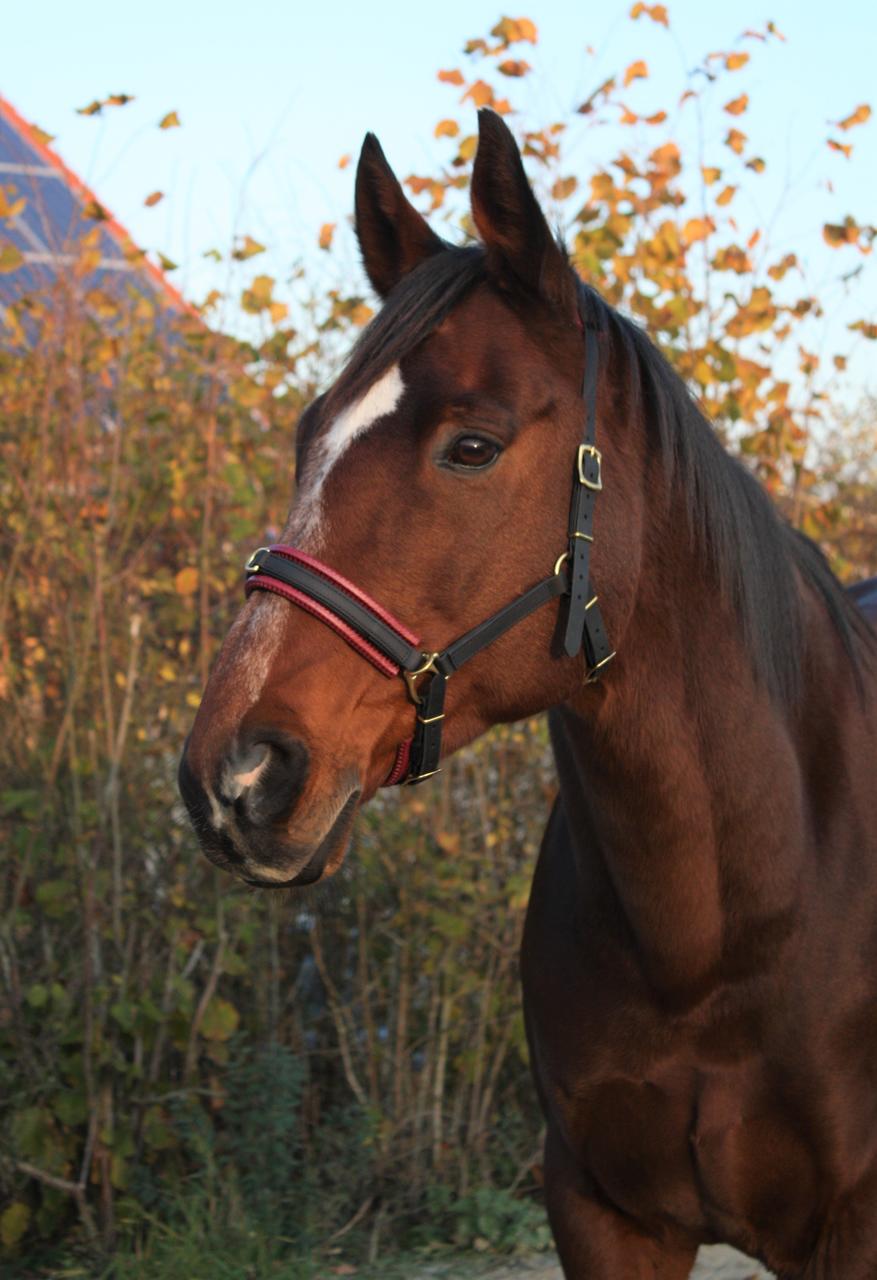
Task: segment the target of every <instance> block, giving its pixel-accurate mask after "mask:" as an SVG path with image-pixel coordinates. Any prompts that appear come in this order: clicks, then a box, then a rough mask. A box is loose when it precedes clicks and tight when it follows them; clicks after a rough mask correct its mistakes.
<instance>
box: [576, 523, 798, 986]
mask: <svg viewBox="0 0 877 1280" xmlns="http://www.w3.org/2000/svg"><path fill="white" fill-rule="evenodd" d="M680 521H681V522H680ZM674 528H675V529H677V530H679V529H683V530H684V528H685V523H684V517H680V515H679V513H676V514H675V515H674V513H672V512H671V513H670V517H669V519H668V520H667V522H666V527H665V529H664V534H665V535H666V536H670V535H669V533H668V530H670V529H674ZM689 544H690V540H689V539H688V538H687V537H686V536H685V535H684V534H682V535H679V536H678V542H677V544H676V545H674V546H668V544H667V542H666V541H665V539H664V537H662V538H654V539H652V540H651V542H650V543H649V546H650V547H651V550H649V548H648V547H645V548H644V552H643V562H642V569H641V576H640V583H639V587H638V591H637V596H636V602H635V605H634V608H633V612H632V615H631V618H630V621H629V624H628V626H627V627H626V629H625V632H624V634H623V636H622V637H620V642H619V643H618V648H619V656H618V658H617V659H616V661H615V664H614V666H613V668H612V669H611V671H610V674H609V675H608V676H607V677H606V678H605V681H604V683H603V685H602V686H597V687H596V688H594V689H591V688H587V687H586V688H584V689H583V690H582V692H581V694H579V695H578V696H577V697H576V698H574V699H573V700H572V701H571V702H569V703H567V704H566V705H565V706H564V707H563V708H561V709H560V710H559V711H557V712H555V713H554V714H553V716H552V738H553V743H554V748H555V755H556V757H557V762H558V771H559V776H560V784H561V794H562V799H563V809H564V814H565V817H566V819H567V827H568V829H569V833H570V838H571V840H572V844H573V848H574V852H575V856H576V862H577V879H578V883H579V889H580V896H581V902H580V905H581V909H582V910H583V911H584V912H586V913H587V914H588V916H589V925H594V926H595V927H596V928H597V929H601V928H603V929H607V930H611V931H612V932H613V935H614V937H616V938H620V937H626V938H629V939H632V941H633V947H634V950H635V952H636V953H637V955H638V957H639V963H640V965H641V966H642V969H643V971H644V976H645V977H646V979H647V981H648V982H649V983H650V984H652V985H654V986H657V987H658V988H661V989H663V990H664V991H665V992H668V993H669V992H676V993H677V994H679V993H682V994H683V996H684V993H685V992H694V991H696V990H699V989H701V988H702V986H703V983H705V982H707V983H708V982H709V981H710V980H711V979H712V978H713V977H714V976H715V975H717V974H718V973H719V972H720V970H721V968H722V966H723V965H724V964H726V963H727V961H728V948H729V943H730V941H731V933H733V936H734V938H736V939H737V942H738V944H739V945H740V946H741V947H743V946H745V945H749V946H751V945H752V940H753V937H754V936H756V937H757V934H758V931H761V930H763V929H765V928H774V929H780V928H781V927H782V926H783V925H784V924H785V923H786V922H787V921H788V920H789V919H790V918H791V915H790V913H791V912H792V910H793V907H794V901H795V895H796V893H797V885H798V882H799V864H800V858H801V854H802V848H803V843H804V837H803V830H804V820H805V819H804V814H803V812H802V786H801V764H800V760H799V753H798V748H797V744H796V731H795V728H794V723H795V721H796V719H797V717H796V716H795V715H794V714H791V713H785V712H783V711H782V710H781V709H780V708H778V706H777V704H776V703H775V702H774V701H773V700H772V699H771V697H770V695H769V694H768V692H767V691H766V690H765V689H764V688H763V687H762V686H761V685H760V684H759V683H758V682H757V680H756V678H755V676H754V675H753V671H752V666H751V662H750V660H749V657H748V655H747V653H746V652H745V649H744V644H743V638H742V635H741V631H740V626H739V620H738V619H737V618H736V617H735V616H734V614H733V611H732V610H730V609H729V608H728V607H727V605H726V604H725V603H724V602H723V601H722V600H721V599H720V597H719V593H718V591H717V589H716V587H715V585H714V584H713V582H712V578H711V575H710V573H709V572H708V571H707V570H706V569H705V567H704V566H703V564H702V563H700V561H699V557H698V556H697V554H696V552H695V550H694V549H693V547H692V546H690V545H689ZM668 552H669V554H668ZM804 696H805V697H806V696H807V693H806V691H805V693H804ZM589 903H590V904H591V905H588V904H589ZM594 903H600V904H601V905H600V906H599V907H594V905H593V904H594ZM619 917H621V918H622V919H621V921H619ZM613 922H614V923H613ZM731 922H733V929H732V930H729V924H730V923H731ZM618 924H621V927H620V928H615V927H614V926H615V925H618Z"/></svg>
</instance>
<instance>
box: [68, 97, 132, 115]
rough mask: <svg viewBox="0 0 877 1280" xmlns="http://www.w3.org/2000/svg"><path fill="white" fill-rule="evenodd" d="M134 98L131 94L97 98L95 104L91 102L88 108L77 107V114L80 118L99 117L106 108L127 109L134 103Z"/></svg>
mask: <svg viewBox="0 0 877 1280" xmlns="http://www.w3.org/2000/svg"><path fill="white" fill-rule="evenodd" d="M133 101H134V98H133V97H132V95H131V94H130V93H111V94H110V96H109V97H108V98H95V99H94V101H93V102H89V104H88V106H87V107H77V108H76V114H77V115H79V116H99V115H100V114H101V113H102V112H103V109H104V107H125V106H127V105H128V103H129V102H133Z"/></svg>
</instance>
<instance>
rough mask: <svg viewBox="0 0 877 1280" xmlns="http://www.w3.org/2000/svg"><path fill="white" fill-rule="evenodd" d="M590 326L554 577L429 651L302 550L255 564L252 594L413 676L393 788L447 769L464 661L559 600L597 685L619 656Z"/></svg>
mask: <svg viewBox="0 0 877 1280" xmlns="http://www.w3.org/2000/svg"><path fill="white" fill-rule="evenodd" d="M580 324H581V328H582V330H583V331H584V335H585V370H584V375H583V380H582V399H583V401H584V408H585V424H584V430H583V435H582V441H581V443H580V444H579V446H578V450H577V453H576V457H575V463H574V469H573V483H572V497H571V500H570V511H569V521H568V528H567V539H568V545H567V550H566V551H564V552H563V554H562V555H560V556H559V557H558V560H557V563H556V564H555V566H554V569H553V571H552V573H550V574H549V575H548V577H546V578H543V579H542V580H541V581H540V582H537V583H536V584H535V586H532V587H530V588H529V589H528V590H527V591H525V592H524V593H523V595H520V596H518V598H517V599H516V600H512V601H511V602H510V603H509V604H507V605H504V606H503V608H501V609H498V610H497V612H496V613H493V614H491V615H490V617H488V618H485V619H484V621H483V622H479V623H478V624H477V626H475V627H473V628H472V629H471V630H470V631H467V632H466V633H465V634H464V635H462V636H459V637H458V638H457V639H456V640H454V641H452V643H451V644H449V645H448V646H447V647H446V648H445V649H442V650H439V651H436V652H429V651H428V650H424V649H423V648H422V647H421V644H420V641H419V640H418V638H417V636H416V635H415V634H414V633H413V632H412V631H410V630H409V629H408V628H407V627H406V626H404V625H403V624H402V623H401V622H399V621H398V619H396V618H395V617H393V615H392V614H391V613H389V612H388V611H387V610H386V609H384V608H383V607H382V606H381V605H379V604H378V603H377V602H376V601H375V600H372V598H371V597H370V596H369V595H367V594H366V593H365V592H364V591H362V590H361V589H360V588H359V587H357V586H356V585H355V584H354V583H352V582H350V581H348V579H347V578H344V577H342V575H341V574H340V573H337V572H336V571H335V570H334V569H332V568H330V567H329V566H328V565H325V564H322V563H321V562H320V561H319V560H316V559H315V558H314V557H313V556H309V555H307V554H306V553H305V552H303V551H299V550H298V549H297V548H296V547H287V546H284V545H282V544H277V545H274V546H271V547H260V548H259V549H258V550H257V551H255V552H254V553H253V555H252V556H251V557H250V559H249V560H248V562H247V564H246V566H245V574H246V584H245V591H246V594H247V595H248V596H249V595H250V594H251V592H253V591H271V592H273V593H274V594H276V595H280V596H283V597H284V599H286V600H288V601H289V602H290V603H291V604H295V605H298V606H299V607H300V608H302V609H304V610H305V611H306V612H308V613H310V614H311V615H312V616H314V617H316V618H318V619H319V620H320V621H321V622H323V623H324V624H325V625H326V626H328V627H330V628H331V629H332V630H333V631H334V632H335V633H336V634H337V635H339V636H340V637H341V638H342V639H343V640H344V641H346V643H347V644H349V645H350V647H351V648H352V649H354V650H355V651H356V652H357V653H359V654H360V656H361V657H363V658H365V659H366V660H367V661H368V662H370V663H371V664H372V666H374V667H375V668H376V669H377V670H378V671H380V672H381V674H382V675H385V676H388V677H393V676H399V675H401V676H402V678H403V679H404V680H405V684H406V688H407V691H408V696H409V698H410V699H411V701H412V702H413V704H414V706H415V710H416V720H415V727H414V733H413V735H412V737H411V738H408V739H406V740H405V741H404V742H402V743H401V744H400V745H399V747H398V749H397V752H396V759H395V762H394V764H393V768H392V769H391V770H390V773H389V775H388V776H387V778H386V780H385V782H384V784H383V785H384V786H395V785H396V784H397V783H401V782H405V783H408V784H409V785H411V784H415V783H418V782H423V781H425V779H426V778H429V777H432V775H433V774H435V773H437V772H438V771H439V760H440V758H441V748H442V728H443V725H444V718H445V694H446V691H447V685H448V680H449V679H450V678H451V676H452V675H453V674H454V672H456V671H459V669H460V667H462V666H463V664H464V663H466V662H468V661H469V660H470V659H471V658H474V657H475V655H476V654H478V653H480V652H481V650H482V649H485V648H487V646H488V645H490V644H492V643H493V642H494V640H498V639H499V637H500V636H502V635H504V634H505V632H506V631H508V630H510V629H511V628H512V627H514V626H516V625H517V624H518V623H519V622H521V621H523V619H524V618H527V617H529V616H530V614H531V613H535V612H536V610H537V609H541V608H542V606H543V605H545V604H548V602H549V601H551V600H554V599H557V598H561V597H564V598H566V616H565V620H564V630H563V647H564V651H565V652H566V653H567V654H568V655H569V656H571V657H572V656H574V655H575V654H577V653H578V652H579V651H580V650H582V649H583V650H584V654H585V661H586V664H587V676H586V680H587V681H593V680H596V679H597V678H598V677H599V674H600V672H601V670H602V669H603V667H605V666H606V664H607V663H608V662H609V661H610V659H611V658H613V657H614V656H615V655H614V652H613V650H612V648H611V646H610V644H609V641H608V638H607V636H606V628H605V626H604V625H603V619H602V616H601V614H600V608H599V605H598V603H597V597H596V595H595V594H594V593H593V591H592V590H591V583H590V556H591V547H592V545H593V542H594V505H595V501H596V497H597V494H598V493H600V492H601V490H602V488H603V477H602V461H603V460H602V456H601V454H600V451H599V449H598V448H597V446H596V419H597V375H598V368H599V344H598V331H597V329H596V327H595V326H594V325H593V323H591V322H590V321H589V320H585V319H584V317H581V320H580Z"/></svg>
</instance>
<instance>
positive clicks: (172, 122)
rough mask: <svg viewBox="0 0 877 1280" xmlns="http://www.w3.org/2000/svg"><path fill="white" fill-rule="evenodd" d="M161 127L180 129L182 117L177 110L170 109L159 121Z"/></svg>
mask: <svg viewBox="0 0 877 1280" xmlns="http://www.w3.org/2000/svg"><path fill="white" fill-rule="evenodd" d="M158 127H159V129H179V128H180V117H179V115H178V113H177V112H176V111H168V113H167V114H166V115H163V116H162V117H161V119H160V120H159V122H158Z"/></svg>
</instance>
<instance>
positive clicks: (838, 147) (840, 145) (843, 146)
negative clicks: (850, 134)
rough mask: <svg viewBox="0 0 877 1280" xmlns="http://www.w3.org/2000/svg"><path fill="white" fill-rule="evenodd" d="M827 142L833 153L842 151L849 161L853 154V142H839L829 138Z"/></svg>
mask: <svg viewBox="0 0 877 1280" xmlns="http://www.w3.org/2000/svg"><path fill="white" fill-rule="evenodd" d="M827 141H828V145H829V146H830V147H831V149H832V151H840V152H841V153H842V154H843V155H845V156H846V158H847V159H848V160H849V158H850V156H851V155H852V154H853V144H852V143H851V142H838V141H837V139H836V138H828V139H827Z"/></svg>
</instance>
